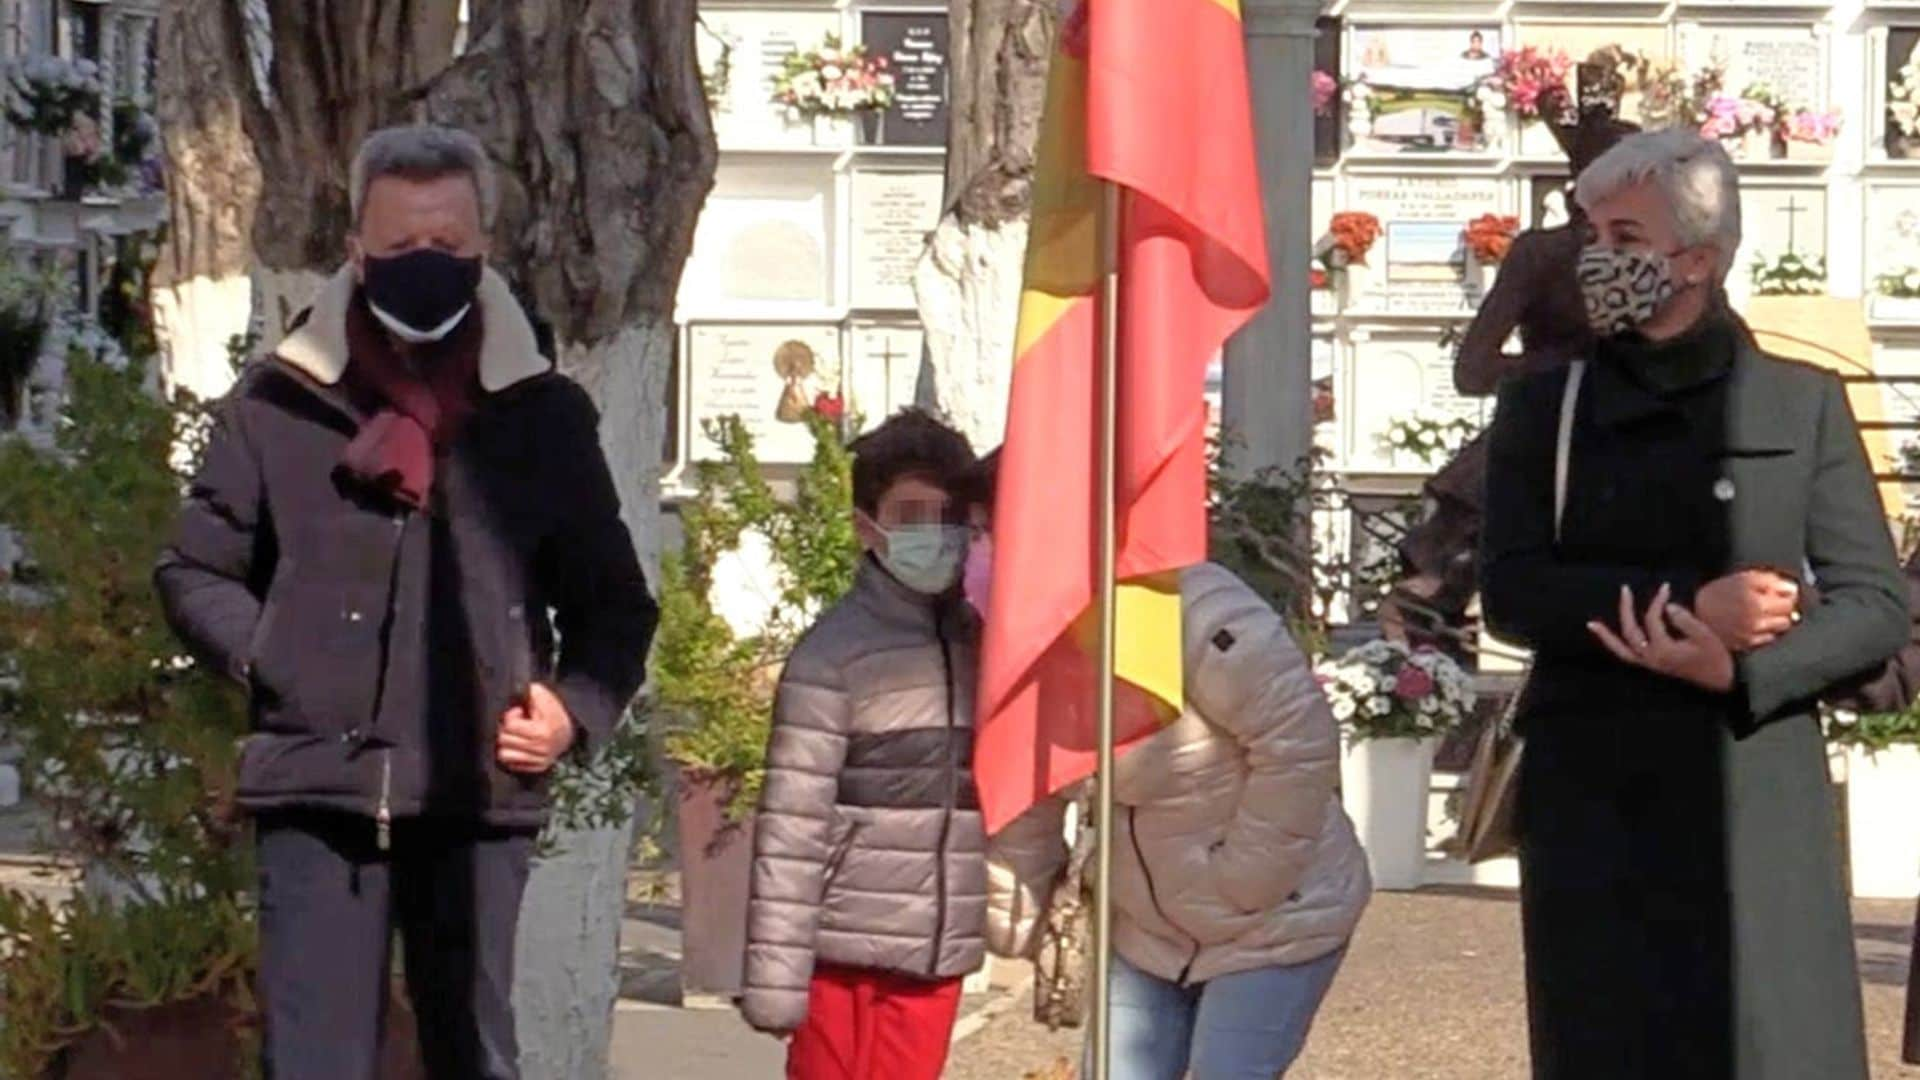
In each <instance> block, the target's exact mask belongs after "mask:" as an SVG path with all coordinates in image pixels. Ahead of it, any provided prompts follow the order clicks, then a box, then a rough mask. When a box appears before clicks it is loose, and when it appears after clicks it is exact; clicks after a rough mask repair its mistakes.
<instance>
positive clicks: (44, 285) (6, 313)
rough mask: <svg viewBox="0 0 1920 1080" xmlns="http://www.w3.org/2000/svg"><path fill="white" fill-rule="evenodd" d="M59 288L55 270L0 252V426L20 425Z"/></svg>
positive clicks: (1, 250) (59, 292)
mask: <svg viewBox="0 0 1920 1080" xmlns="http://www.w3.org/2000/svg"><path fill="white" fill-rule="evenodd" d="M64 285H65V281H64V279H63V278H62V277H61V275H60V272H59V271H58V270H56V269H54V268H52V267H50V266H41V265H37V264H35V263H32V262H24V261H17V258H16V256H14V255H13V254H12V252H10V251H9V249H7V248H5V247H0V422H4V426H6V427H12V426H13V425H14V424H16V423H18V422H19V421H20V415H21V408H22V406H23V404H24V396H25V391H26V387H27V379H28V377H29V376H31V375H32V374H33V369H34V366H35V365H36V364H37V363H39V360H40V349H41V346H42V345H43V344H44V343H45V341H46V336H47V328H48V326H49V325H50V323H51V322H52V319H53V313H54V309H55V308H56V307H57V306H58V303H59V300H60V297H61V295H62V290H63V288H64Z"/></svg>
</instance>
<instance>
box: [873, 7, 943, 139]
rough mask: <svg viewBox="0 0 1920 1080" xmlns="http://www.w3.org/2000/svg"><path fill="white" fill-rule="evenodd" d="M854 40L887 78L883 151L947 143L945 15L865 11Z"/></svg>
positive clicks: (930, 12) (923, 12)
mask: <svg viewBox="0 0 1920 1080" xmlns="http://www.w3.org/2000/svg"><path fill="white" fill-rule="evenodd" d="M860 40H861V42H862V43H863V44H865V45H866V47H867V53H868V55H870V56H878V57H885V58H886V61H887V67H888V68H889V69H890V70H891V71H892V72H893V79H894V84H893V85H894V101H893V106H892V107H891V108H889V109H888V110H887V112H886V117H885V119H884V120H883V121H882V123H881V125H880V130H879V131H878V133H877V134H878V139H877V140H870V141H877V142H878V143H879V144H880V145H883V146H945V145H946V143H947V103H948V97H947V63H948V52H947V42H948V36H947V15H946V12H944V11H871V12H867V13H865V14H863V15H861V17H860Z"/></svg>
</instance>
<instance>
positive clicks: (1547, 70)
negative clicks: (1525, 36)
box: [1493, 45, 1573, 120]
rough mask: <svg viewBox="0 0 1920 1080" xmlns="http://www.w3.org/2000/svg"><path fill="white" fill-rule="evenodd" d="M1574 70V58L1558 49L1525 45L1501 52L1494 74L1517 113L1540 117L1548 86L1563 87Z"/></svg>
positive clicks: (1527, 117) (1508, 101)
mask: <svg viewBox="0 0 1920 1080" xmlns="http://www.w3.org/2000/svg"><path fill="white" fill-rule="evenodd" d="M1572 71H1573V59H1572V58H1571V57H1569V56H1568V55H1567V54H1566V53H1564V52H1562V51H1560V50H1559V49H1537V48H1535V47H1533V46H1531V45H1525V46H1522V47H1520V48H1518V49H1514V50H1512V51H1511V52H1504V53H1501V54H1500V61H1499V63H1498V64H1497V65H1496V66H1495V68H1494V76H1493V77H1494V81H1495V83H1496V84H1498V86H1499V88H1500V92H1501V93H1502V94H1504V95H1506V98H1507V104H1508V106H1509V107H1510V108H1512V109H1513V112H1514V115H1515V116H1518V117H1519V118H1520V119H1522V120H1538V119H1540V113H1541V110H1540V106H1541V100H1540V99H1541V97H1542V95H1544V94H1545V93H1546V91H1547V89H1548V88H1549V87H1554V86H1558V87H1562V88H1564V87H1565V86H1566V85H1567V76H1568V75H1569V74H1571V73H1572Z"/></svg>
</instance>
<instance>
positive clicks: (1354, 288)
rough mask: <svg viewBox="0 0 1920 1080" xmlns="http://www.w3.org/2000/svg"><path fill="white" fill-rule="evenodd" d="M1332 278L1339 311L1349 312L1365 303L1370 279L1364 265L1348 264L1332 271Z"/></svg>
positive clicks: (1358, 263) (1357, 263)
mask: <svg viewBox="0 0 1920 1080" xmlns="http://www.w3.org/2000/svg"><path fill="white" fill-rule="evenodd" d="M1334 276H1335V278H1336V280H1335V282H1334V285H1335V287H1336V292H1337V295H1338V296H1339V299H1340V308H1341V310H1343V311H1346V310H1351V309H1353V308H1357V307H1360V306H1361V305H1362V304H1364V303H1365V302H1366V298H1367V293H1368V291H1369V290H1370V288H1371V282H1372V278H1371V277H1370V276H1369V271H1368V270H1367V265H1366V264H1365V263H1360V262H1350V263H1348V264H1347V265H1345V266H1343V267H1341V268H1340V269H1338V270H1336V271H1334Z"/></svg>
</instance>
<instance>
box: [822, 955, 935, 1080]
mask: <svg viewBox="0 0 1920 1080" xmlns="http://www.w3.org/2000/svg"><path fill="white" fill-rule="evenodd" d="M959 1011H960V980H959V979H949V980H947V981H945V982H925V981H922V980H920V979H909V978H907V977H905V976H903V975H895V974H891V973H889V972H884V971H865V970H862V969H859V968H836V967H826V966H822V967H821V968H819V969H818V970H817V971H815V972H814V974H813V986H812V989H811V990H810V992H809V993H808V995H807V1022H806V1023H805V1024H802V1025H801V1026H800V1030H798V1031H796V1032H794V1033H793V1041H792V1042H791V1043H789V1044H788V1045H787V1080H940V1070H942V1069H944V1068H946V1065H947V1044H948V1043H949V1041H951V1039H952V1038H953V1020H954V1017H955V1016H956V1015H958V1013H959Z"/></svg>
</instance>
